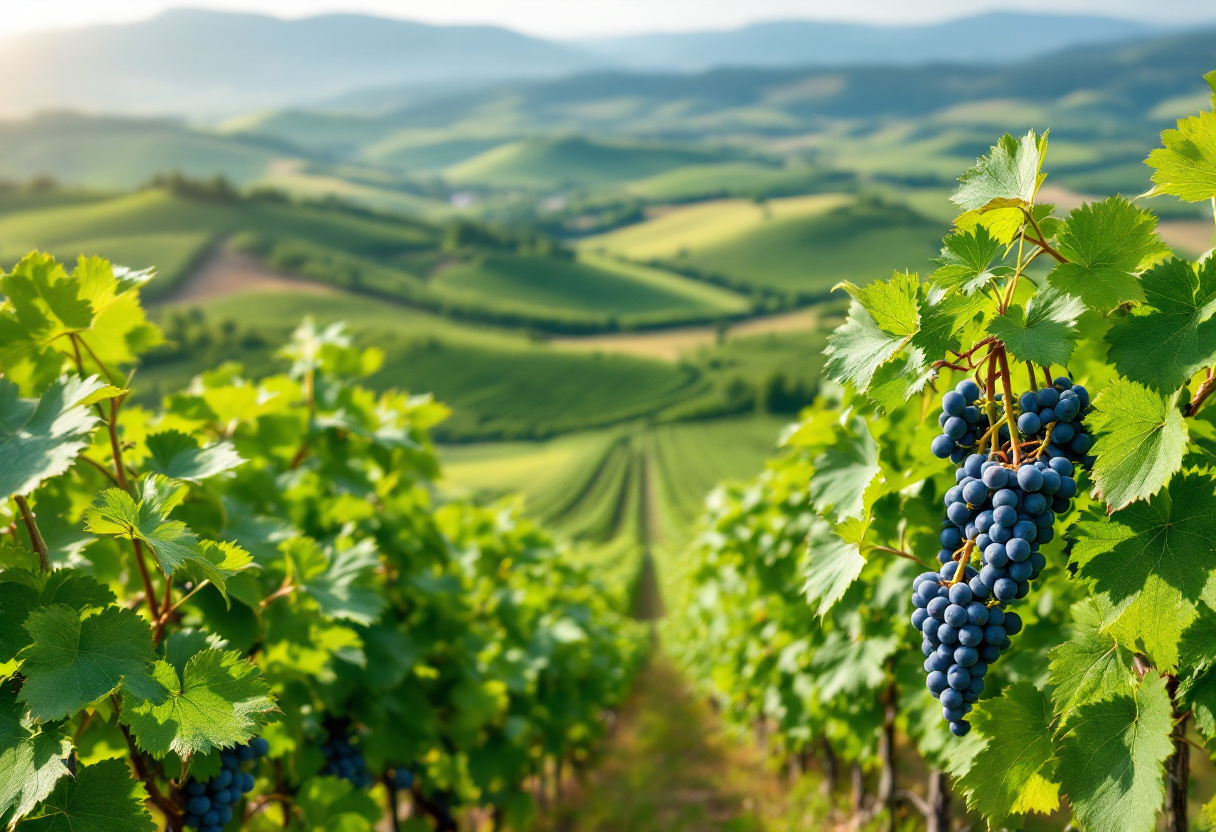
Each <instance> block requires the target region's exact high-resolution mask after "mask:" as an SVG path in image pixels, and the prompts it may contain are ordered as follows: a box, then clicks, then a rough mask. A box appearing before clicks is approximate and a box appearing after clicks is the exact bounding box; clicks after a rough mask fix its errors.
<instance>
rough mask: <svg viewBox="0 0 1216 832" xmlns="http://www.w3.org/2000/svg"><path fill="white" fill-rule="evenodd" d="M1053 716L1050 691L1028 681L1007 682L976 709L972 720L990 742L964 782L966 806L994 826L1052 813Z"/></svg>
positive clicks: (1055, 801)
mask: <svg viewBox="0 0 1216 832" xmlns="http://www.w3.org/2000/svg"><path fill="white" fill-rule="evenodd" d="M1051 722H1052V711H1051V704H1050V703H1049V702H1048V701H1047V695H1046V694H1045V693H1043V691H1041V690H1039V689H1037V688H1036V687H1035V686H1034V685H1032V684H1030V683H1029V682H1018V683H1017V684H1015V685H1012V686H1010V687H1008V688H1006V689H1005V690H1004V691H1003V692H1002V694H1001V695H1000V696H999V697H997V698H995V699H988V700H986V701H984V702H981V703H980V704H979V705H978V706H977V707H976V709H975V711H974V712H973V713H972V715H971V723H972V726H973V727H974V728H975V731H976V733H978V734H980V735H981V736H982V737H983V738H984V739H985V743H984V747H983V750H981V751H980V752H979V753H978V754H976V755H975V758H974V759H973V761H972V764H971V767H970V769H968V771H967V774H966V775H965V776H964V777H963V778H962V780H961V781H960V783H961V785H962V787H963V788H964V789H965V790H966V791H967V807H968V808H970V809H974V810H977V811H979V812H980V813H981V814H983V816H984V818H985V819H986V820H987V821H988V823H989V824H990V825H991V826H993V827H996V826H1001V825H1002V823H1003V821H1004V820H1005V819H1006V818H1008V817H1010V816H1012V815H1023V814H1026V813H1027V812H1042V813H1043V814H1050V813H1051V812H1054V811H1055V810H1056V809H1057V808H1058V807H1059V805H1060V784H1059V783H1057V782H1055V781H1054V769H1055V748H1054V746H1053V744H1052V726H1051Z"/></svg>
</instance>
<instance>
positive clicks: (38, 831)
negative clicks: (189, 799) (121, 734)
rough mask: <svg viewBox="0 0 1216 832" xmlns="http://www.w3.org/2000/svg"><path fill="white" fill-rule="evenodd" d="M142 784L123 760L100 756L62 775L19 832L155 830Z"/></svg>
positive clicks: (145, 831) (143, 831) (153, 831)
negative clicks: (36, 813)
mask: <svg viewBox="0 0 1216 832" xmlns="http://www.w3.org/2000/svg"><path fill="white" fill-rule="evenodd" d="M147 799H148V794H147V792H146V791H144V784H143V782H142V781H140V780H136V779H135V778H134V777H132V776H131V769H130V767H129V765H128V764H127V761H126V760H122V759H114V760H102V761H101V762H99V763H95V764H94V765H91V766H81V767H80V768H79V770H78V771H77V772H76V777H75V778H71V777H65V778H63V779H62V780H60V781H59V783H58V785H56V786H55V790H54V791H53V792H51V796H50V797H48V798H47V800H46V803H44V804H43V806H42V816H41V817H37V818H28V819H26V820H25V821H23V822H22V823H21V826H20V827H19V828H20V830H21V832H155V829H156V824H155V823H153V822H152V816H151V815H149V814H148V810H147V808H145V806H144V801H146V800H147Z"/></svg>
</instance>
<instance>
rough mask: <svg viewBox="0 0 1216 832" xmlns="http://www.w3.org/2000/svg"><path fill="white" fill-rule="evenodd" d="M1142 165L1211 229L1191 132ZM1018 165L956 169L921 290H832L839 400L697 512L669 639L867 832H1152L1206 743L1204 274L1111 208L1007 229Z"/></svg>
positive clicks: (1016, 206)
mask: <svg viewBox="0 0 1216 832" xmlns="http://www.w3.org/2000/svg"><path fill="white" fill-rule="evenodd" d="M1208 81H1209V83H1210V84H1211V86H1212V88H1213V97H1214V99H1216V73H1213V74H1212V75H1210V76H1208ZM1214 103H1216V101H1214ZM1162 140H1163V144H1164V146H1163V147H1162V148H1160V149H1158V150H1155V151H1154V152H1153V153H1152V154H1151V155H1150V156H1149V158H1148V160H1147V164H1148V165H1149V166H1150V167H1152V168H1153V169H1154V174H1153V182H1154V188H1153V190H1152V191H1151V192H1150V194H1149V195H1148V196H1155V195H1159V194H1172V195H1174V196H1176V197H1178V198H1181V199H1183V200H1188V201H1193V202H1194V201H1208V200H1211V201H1212V202H1213V205H1214V207H1216V113H1213V112H1209V111H1205V112H1203V113H1201V114H1200V115H1198V116H1195V117H1192V118H1186V119H1183V120H1181V121H1179V123H1178V125H1177V129H1176V130H1168V131H1166V132H1165V133H1164V134H1163V135H1162ZM1047 147H1048V143H1047V137H1046V136H1045V135H1044V136H1036V135H1035V134H1034V133H1030V134H1028V135H1026V136H1024V137H1020V138H1017V137H1013V136H1005V137H1004V138H1002V139H1001V140H1000V141H999V143H998V144H997V145H996V146H994V147H993V148H992V150H991V152H990V153H989V154H988V155H986V156H985V157H983V158H981V159H980V160H979V161H978V162H977V165H976V166H975V167H974V168H972V169H971V170H968V171H967V172H966V173H965V174H963V176H962V177H961V179H960V182H961V185H960V188H959V190H958V191H957V193H956V194H955V196H954V197H953V199H954V202H955V203H956V204H957V205H958V207H959V209H960V212H961V213H960V215H959V216H958V218H957V219H956V220H955V222H954V227H953V228H952V229H951V231H950V233H949V235H948V236H947V237H946V238H945V240H944V248H943V250H942V257H941V260H940V261H939V262H940V268H938V269H937V270H936V271H934V272H933V273H932V274H930V275H929V276H928V277H927V278H924V279H922V278H920V277H918V276H917V275H914V274H907V273H896V274H895V275H894V276H893V277H892V278H890V279H889V280H886V281H879V282H875V283H873V284H871V285H869V286H866V287H863V288H859V287H856V286H852V285H845V286H844V287H843V288H844V289H845V290H847V291H848V293H849V294H850V296H851V298H852V303H851V307H850V311H849V316H848V319H847V321H846V322H845V323H844V324H843V325H842V326H841V327H840V328H839V329H838V330H837V331H836V332H835V333H834V334H833V336H832V337H831V339H830V342H829V347H828V351H827V352H828V365H827V372H828V373H829V375H830V376H831V377H832V378H833V379H834V381H835V382H837V383H838V384H839V386H831V385H829V386H825V388H824V390H823V391H822V395H821V396H820V398H819V400H818V401H817V402H816V404H815V405H814V406H813V407H811V408H809V409H808V410H807V411H805V412H804V414H803V416H802V421H801V423H800V424H799V425H797V426H796V428H795V429H794V430H792V431H791V432H790V434H789V435H788V436H787V437H786V450H785V453H784V454H783V456H782V457H781V458H780V459H778V460H776V461H775V462H773V463H772V464H770V466H769V468H768V470H766V471H765V472H764V473H763V474H762V475H761V476H760V477H759V478H758V479H756V480H754V481H752V482H749V483H746V484H744V485H740V486H733V487H724V488H721V489H719V490H718V491H717V492H715V494H714V495H713V496H712V497H711V500H710V504H709V511H708V515H707V518H706V520H705V527H704V530H703V534H702V537H701V539H700V543H699V545H698V548H697V550H696V552H695V554H694V556H695V559H696V560H695V565H694V573H693V578H692V581H693V589H692V593H691V595H692V600H691V602H690V603H689V604H688V605H687V608H686V609H685V610H684V611H683V614H682V616H681V617H680V618H679V619H678V620H675V621H672V622H669V624H668V626H667V635H668V637H669V641H670V642H671V643H672V644H673V650H674V651H675V653H676V656H677V658H678V659H679V660H680V662H681V663H682V665H683V666H684V667H685V668H686V669H687V671H688V673H689V675H690V677H691V678H692V679H693V680H694V682H695V683H696V684H698V685H699V686H700V687H701V688H702V689H703V690H704V691H705V692H706V693H707V694H708V695H709V696H711V697H712V698H713V700H714V701H715V702H717V704H718V705H719V706H720V710H721V712H722V714H723V715H724V716H725V718H726V719H728V720H729V721H731V722H734V723H736V724H738V725H740V726H746V727H748V728H749V729H755V730H758V731H761V732H762V733H763V734H764V735H765V736H766V737H767V741H768V743H769V746H770V747H771V748H774V749H776V751H777V753H779V754H780V755H782V756H783V757H784V758H786V759H788V760H790V761H792V762H798V763H803V764H812V763H814V762H815V761H817V765H818V766H819V767H820V768H821V769H822V771H823V772H824V773H825V775H826V776H827V778H828V780H829V785H830V787H831V786H832V785H834V781H835V779H836V778H839V779H841V780H843V779H844V778H843V776H842V774H838V773H839V772H844V771H846V770H848V769H852V770H853V772H854V777H853V778H852V781H853V791H854V801H853V807H852V808H853V812H854V813H855V819H860V820H868V821H870V822H873V823H876V824H879V825H882V826H883V827H884V828H891V829H895V828H897V826H898V828H908V826H909V825H910V826H911V828H919V827H920V826H921V824H923V825H924V826H925V827H927V828H928V829H930V830H934V832H943V831H944V830H947V829H951V828H957V826H956V824H962V823H964V821H963V820H962V818H963V817H964V816H966V817H968V818H969V821H967V822H969V823H970V824H972V826H973V828H982V826H983V825H984V824H986V825H988V826H989V827H990V828H994V829H995V828H1002V827H1008V828H1011V829H1012V828H1018V827H1021V826H1022V825H1023V824H1026V825H1029V826H1031V827H1032V828H1044V829H1052V828H1054V829H1060V828H1063V827H1064V826H1065V825H1066V824H1068V823H1071V824H1072V825H1073V826H1072V828H1075V829H1083V830H1090V832H1148V830H1152V829H1155V828H1161V826H1162V825H1163V826H1164V828H1166V829H1168V830H1171V832H1176V831H1177V830H1183V829H1187V828H1188V824H1190V823H1191V822H1192V821H1193V818H1190V817H1189V816H1188V808H1187V807H1188V803H1189V802H1191V801H1192V800H1193V798H1194V796H1192V795H1191V794H1189V793H1188V787H1189V786H1190V784H1191V781H1192V777H1191V773H1190V769H1189V763H1190V759H1191V754H1192V753H1193V752H1197V753H1199V754H1201V755H1208V754H1210V753H1211V750H1212V749H1213V748H1216V672H1214V671H1213V667H1214V666H1216V594H1214V590H1213V588H1214V587H1216V409H1214V408H1213V406H1212V405H1211V403H1210V401H1209V396H1210V394H1211V393H1212V392H1213V390H1214V389H1216V256H1212V254H1211V252H1209V253H1208V255H1206V256H1205V257H1204V258H1201V259H1200V260H1199V261H1197V262H1190V261H1188V260H1186V259H1182V258H1179V257H1177V256H1176V255H1174V254H1173V253H1172V252H1170V251H1169V249H1168V248H1167V247H1166V246H1165V245H1164V244H1163V243H1162V242H1161V240H1160V238H1159V237H1158V235H1157V233H1156V225H1157V219H1156V217H1155V216H1154V215H1153V214H1152V213H1151V212H1150V211H1148V210H1145V209H1142V208H1141V207H1139V206H1138V205H1137V204H1134V203H1133V202H1131V201H1128V200H1126V199H1123V198H1120V197H1113V198H1110V199H1106V200H1104V201H1094V202H1092V203H1090V204H1085V205H1083V206H1081V207H1080V208H1077V209H1076V210H1073V211H1071V212H1068V213H1065V212H1057V211H1056V210H1055V208H1054V207H1053V206H1051V205H1047V204H1041V203H1039V202H1037V201H1036V197H1037V196H1038V194H1039V187H1040V185H1041V184H1042V182H1043V180H1044V178H1045V177H1046V174H1045V173H1044V160H1045V157H1046V154H1047ZM1091 393H1092V394H1094V395H1093V398H1092V401H1091V400H1090V394H1091ZM1205 405H1206V406H1205ZM1073 477H1075V481H1074V480H1073V479H1072V478H1073ZM943 717H944V718H943ZM1199 785H1200V790H1201V791H1203V792H1205V793H1204V794H1201V795H1199V796H1198V797H1199V800H1200V802H1201V801H1203V800H1211V799H1212V798H1213V794H1212V792H1213V785H1214V784H1213V783H1211V782H1203V783H1201V784H1199ZM842 788H843V784H842ZM867 791H868V792H869V796H868V797H867V796H866V792H867ZM846 811H847V810H846ZM1035 815H1040V816H1048V817H1046V818H1042V817H1040V818H1039V819H1038V820H1034V819H1033V817H1034V816H1035ZM1203 815H1204V822H1205V823H1212V822H1216V801H1213V803H1211V804H1209V805H1208V807H1207V808H1205V809H1204V810H1203Z"/></svg>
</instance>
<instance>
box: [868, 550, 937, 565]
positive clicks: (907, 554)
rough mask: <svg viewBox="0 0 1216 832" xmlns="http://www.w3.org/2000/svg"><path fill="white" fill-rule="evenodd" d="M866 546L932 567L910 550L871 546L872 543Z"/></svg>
mask: <svg viewBox="0 0 1216 832" xmlns="http://www.w3.org/2000/svg"><path fill="white" fill-rule="evenodd" d="M866 548H868V549H871V550H873V551H875V552H887V553H888V554H892V555H895V556H896V557H901V558H904V559H905V560H910V561H912V562H913V563H919V564H920V565H921V566H923V567H925V568H926V569H932V568H933V567H932V566H930V565H929V564H927V563H925V562H924V561H923V560H921V559H920V558H918V557H917V556H916V555H913V554H911V553H910V552H904V551H902V550H900V549H892V548H891V547H890V546H873V545H871V546H867V547H866Z"/></svg>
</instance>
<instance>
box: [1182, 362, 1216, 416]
mask: <svg viewBox="0 0 1216 832" xmlns="http://www.w3.org/2000/svg"><path fill="white" fill-rule="evenodd" d="M1213 391H1216V374H1213V372H1212V368H1211V367H1208V377H1207V379H1205V380H1204V382H1203V384H1201V385H1199V389H1198V390H1196V391H1195V395H1194V396H1193V397H1192V398H1191V401H1190V403H1188V404H1187V406H1186V410H1185V414H1186V415H1187V416H1194V415H1195V414H1196V413H1198V412H1199V408H1201V407H1203V403H1204V401H1205V400H1206V399H1207V397H1208V396H1210V395H1212V392H1213Z"/></svg>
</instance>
